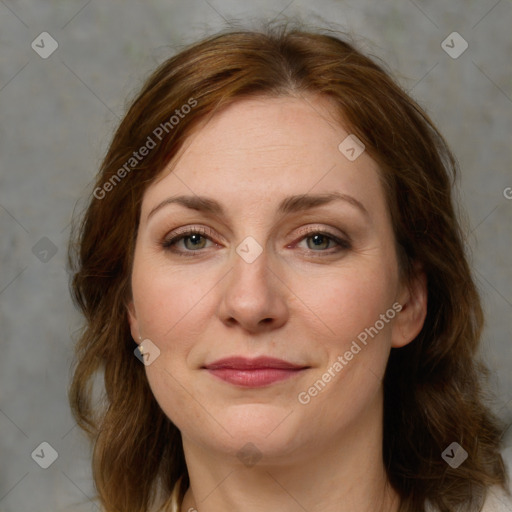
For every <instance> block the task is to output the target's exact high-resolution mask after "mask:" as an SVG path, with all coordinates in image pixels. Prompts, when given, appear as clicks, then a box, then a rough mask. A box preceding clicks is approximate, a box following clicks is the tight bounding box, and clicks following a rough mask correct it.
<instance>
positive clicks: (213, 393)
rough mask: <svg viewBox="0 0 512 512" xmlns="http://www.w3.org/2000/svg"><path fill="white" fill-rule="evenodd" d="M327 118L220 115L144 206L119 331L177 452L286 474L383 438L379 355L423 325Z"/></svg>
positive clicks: (390, 244) (375, 194)
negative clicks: (126, 333) (286, 467)
mask: <svg viewBox="0 0 512 512" xmlns="http://www.w3.org/2000/svg"><path fill="white" fill-rule="evenodd" d="M329 106H330V105H329V103H327V100H325V99H322V98H318V97H308V98H307V101H306V100H304V99H295V98H273V99H268V98H257V99H251V100H243V101H240V102H238V103H235V104H233V105H231V106H230V107H228V108H227V109H225V110H224V111H222V112H221V113H219V114H217V115H216V116H214V117H212V118H211V119H210V120H209V122H208V123H206V124H204V125H203V126H202V127H201V129H200V130H197V131H196V133H195V134H194V135H193V136H192V137H190V138H189V140H188V141H187V144H186V145H185V148H184V149H183V150H182V151H181V153H180V158H179V159H178V160H177V161H176V163H175V167H174V169H173V171H172V172H169V170H167V171H166V172H164V173H163V174H162V176H161V177H160V179H159V180H157V181H156V182H154V183H153V184H152V185H151V186H149V188H148V189H147V190H146V192H145V194H144V197H143V202H142V209H141V217H140V226H139V231H138V236H137V242H136V248H135V258H134V266H133V274H132V290H133V301H132V302H131V303H130V306H129V319H130V325H131V329H132V334H133V337H134V339H136V340H137V341H138V339H139V334H140V335H141V336H142V339H143V340H146V342H145V343H144V349H145V350H146V351H149V352H150V358H151V360H150V361H148V362H149V363H150V364H148V365H147V366H146V372H147V377H148V380H149V383H150V386H151V389H152V391H153V393H154V395H155V398H156V400H157V401H158V403H159V404H160V406H161V408H162V409H163V411H164V412H165V414H166V415H167V416H168V417H169V418H170V419H171V420H172V421H173V423H174V424H175V425H176V426H177V427H178V428H179V429H180V430H181V432H182V435H183V439H184V441H186V440H189V441H192V442H194V443H195V444H197V445H200V446H202V447H203V448H206V449H210V450H218V451H219V452H223V453H230V454H236V453H237V452H238V451H239V450H240V449H241V448H242V447H244V445H245V444H246V443H248V442H251V443H253V444H254V445H255V446H256V447H257V449H258V450H259V452H261V454H262V455H263V456H267V457H268V458H269V459H271V458H273V457H275V458H276V460H277V458H279V457H280V458H281V459H280V460H286V459H283V457H284V456H287V457H289V458H290V457H300V456H307V454H308V452H309V451H313V450H318V449H319V448H321V447H322V446H325V447H329V446H332V445H333V443H335V442H337V441H342V440H347V439H352V437H351V436H353V435H355V434H356V433H362V432H368V431H370V430H372V429H373V430H372V431H373V432H375V431H376V430H375V428H376V427H375V426H376V425H377V424H379V426H380V424H381V422H382V417H381V414H382V378H383V375H384V371H385V367H386V363H387V359H388V356H389V352H390V349H391V347H392V346H396V347H399V346H401V345H404V344H405V343H407V342H408V341H410V340H412V339H413V338H414V336H415V335H416V334H417V332H419V330H420V329H421V324H422V323H423V318H424V315H423V316H422V314H421V313H416V314H415V315H414V314H413V313H414V311H415V310H417V309H418V307H417V306H414V304H415V303H416V304H418V300H416V299H414V297H411V295H410V293H411V292H410V291H409V289H408V288H407V287H405V286H402V285H401V283H400V280H399V272H398V266H397V258H396V254H395V249H394V238H393V231H392V225H391V221H390V216H389V212H388V209H387V206H386V201H385V197H384V193H383V189H382V186H381V184H380V182H379V178H378V170H377V166H376V164H375V162H374V161H373V160H372V159H371V158H370V157H369V155H368V154H367V152H364V151H363V153H362V154H360V155H359V156H357V152H358V151H359V149H360V148H358V147H356V146H354V144H353V143H352V142H351V141H350V139H347V140H346V141H345V142H344V144H342V146H341V149H339V147H338V146H339V145H340V143H342V141H344V140H345V139H346V137H347V136H348V135H349V132H347V131H346V130H345V129H344V128H342V127H341V126H340V125H339V123H336V122H335V121H334V120H333V119H332V117H330V115H329V113H328V110H327V109H328V108H329ZM331 111H332V107H331ZM351 147H353V148H354V151H351V150H350V148H351ZM354 156H357V158H355V159H354ZM347 157H350V158H347ZM177 198H178V199H177ZM180 198H181V199H180ZM189 231H192V232H193V233H192V234H190V233H189ZM420 302H421V301H420ZM423 306H424V303H423ZM401 308H403V309H402V311H400V312H398V310H400V309H401ZM411 310H412V312H411ZM147 340H150V341H149V342H148V341H147ZM155 346H156V347H158V349H159V350H160V354H159V355H158V357H155V354H156V352H155V349H154V347H155ZM263 357H264V358H272V359H278V360H281V361H282V362H283V361H284V363H281V364H280V363H277V362H275V361H268V360H267V361H265V360H259V361H258V360H255V359H256V358H263ZM235 358H238V360H237V359H235ZM239 358H242V359H241V360H240V359H239ZM226 359H228V361H225V362H224V363H222V361H221V360H226ZM230 359H231V361H230ZM151 361H154V362H151ZM219 361H220V363H219V364H217V365H215V364H214V363H216V362H219ZM244 363H245V366H244ZM289 365H293V369H292V368H290V366H289ZM319 418H321V421H318V419H319ZM299 454H300V455H299Z"/></svg>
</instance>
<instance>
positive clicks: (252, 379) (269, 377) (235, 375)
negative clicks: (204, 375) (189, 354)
mask: <svg viewBox="0 0 512 512" xmlns="http://www.w3.org/2000/svg"><path fill="white" fill-rule="evenodd" d="M303 369H304V368H301V369H297V370H284V369H280V368H259V369H256V370H235V369H233V368H220V369H216V370H208V371H209V372H210V373H211V374H212V375H215V377H218V378H219V379H222V380H224V381H226V382H229V383H230V384H234V385H236V386H243V387H247V388H258V387H262V386H268V385H270V384H274V383H275V382H279V381H282V380H285V379H289V378H290V377H294V376H295V375H298V374H299V373H301V372H302V370H303Z"/></svg>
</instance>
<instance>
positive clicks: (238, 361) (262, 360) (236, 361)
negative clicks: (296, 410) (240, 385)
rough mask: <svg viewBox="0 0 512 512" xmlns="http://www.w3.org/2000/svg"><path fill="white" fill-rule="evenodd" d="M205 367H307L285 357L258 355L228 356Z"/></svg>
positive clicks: (240, 368)
mask: <svg viewBox="0 0 512 512" xmlns="http://www.w3.org/2000/svg"><path fill="white" fill-rule="evenodd" d="M203 368H207V369H208V370H219V369H232V370H258V369H264V368H275V369H280V370H300V369H302V368H307V366H304V365H297V364H293V363H290V362H288V361H284V360H283V359H275V358H273V357H264V356H262V357H256V358H254V359H248V358H246V357H239V356H237V357H226V358H224V359H219V360H217V361H214V362H213V363H210V364H207V365H205V366H204V367H203Z"/></svg>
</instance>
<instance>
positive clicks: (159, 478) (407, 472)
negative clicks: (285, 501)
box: [69, 24, 507, 512]
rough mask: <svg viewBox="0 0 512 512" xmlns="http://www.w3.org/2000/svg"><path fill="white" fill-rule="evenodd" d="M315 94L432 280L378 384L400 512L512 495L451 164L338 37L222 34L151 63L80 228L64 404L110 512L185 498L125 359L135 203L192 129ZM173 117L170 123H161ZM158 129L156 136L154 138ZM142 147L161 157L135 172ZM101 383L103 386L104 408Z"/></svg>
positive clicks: (383, 80)
mask: <svg viewBox="0 0 512 512" xmlns="http://www.w3.org/2000/svg"><path fill="white" fill-rule="evenodd" d="M311 94H316V95H318V94H319V95H322V96H324V97H327V98H330V99H331V100H333V103H334V105H336V107H335V111H333V114H334V115H335V116H337V118H338V119H339V121H340V124H341V123H342V124H343V126H344V127H345V128H347V129H350V132H351V133H354V134H355V135H356V136H357V137H358V138H359V139H360V140H362V141H363V142H364V144H365V146H366V151H368V153H369V154H370V156H371V157H372V158H373V159H374V160H375V161H376V162H377V163H378V166H379V169H380V177H381V179H382V182H383V184H384V187H385V193H386V196H387V204H388V207H389V209H390V212H391V216H392V222H393V228H394V234H395V242H396V247H397V255H398V260H399V265H400V269H401V271H402V278H403V279H406V280H408V279H411V278H412V277H413V275H414V268H416V267H417V265H420V266H421V267H422V268H423V270H424V271H425V273H426V276H427V280H428V311H427V316H426V320H425V323H424V326H423V329H422V331H421V332H420V334H419V335H418V336H417V337H416V339H415V340H413V341H412V342H411V343H410V344H408V345H407V346H405V347H404V348H400V349H392V352H391V355H390V358H389V361H388V366H387V371H386V375H385V378H384V424H383V429H384V445H383V455H384V465H385V467H386V471H387V475H388V478H389V481H390V483H391V485H392V486H393V487H394V489H396V491H397V492H398V494H399V496H400V498H401V505H400V511H401V512H420V511H424V510H425V506H426V503H427V502H430V503H431V504H432V505H434V506H437V507H438V508H439V510H441V511H443V512H450V511H455V510H458V507H460V506H462V507H463V508H464V510H465V511H477V510H479V509H480V507H481V505H482V502H483V500H484V498H485V495H486V490H487V488H488V487H490V486H492V485H502V486H504V485H505V484H506V480H507V476H506V473H505V469H504V464H503V461H502V459H501V456H500V454H499V448H500V437H501V432H502V430H501V426H500V424H499V423H498V421H497V419H496V418H495V417H494V416H493V415H492V413H491V411H490V409H489V408H488V406H486V405H485V396H484V394H483V387H482V379H483V377H485V374H486V370H485V367H484V366H483V365H482V364H481V363H480V362H478V361H479V360H478V358H477V348H478V342H479V338H480V335H481V330H482V324H483V314H482V308H481V303H480V299H479V295H478V292H477V289H476V287H475V284H474V281H473V279H472V276H471V271H470V268H469V265H468V262H467V258H466V255H465V250H464V240H463V234H462V231H461V228H460V225H459V221H458V219H457V215H456V213H455V211H454V206H453V201H452V186H453V185H454V180H455V178H456V175H457V173H458V170H457V163H456V160H455V159H454V157H453V156H452V154H451V152H450V150H449V148H448V147H447V144H446V142H445V140H444V139H443V137H442V135H440V133H439V132H438V130H437V129H436V127H435V126H434V125H433V123H432V122H431V120H430V119H429V117H428V115H427V114H426V113H425V112H424V111H423V110H422V109H421V108H420V107H419V106H418V105H417V103H416V102H415V101H414V100H413V99H411V97H410V96H409V95H408V94H407V93H406V92H404V90H403V89H402V88H401V87H400V86H399V85H397V83H395V81H393V79H392V78H391V77H390V74H389V73H388V72H387V71H386V70H385V68H384V66H383V65H382V64H379V63H377V61H376V59H373V58H369V57H367V56H365V55H363V54H362V53H361V52H360V51H358V50H357V49H356V47H355V45H354V44H353V43H352V42H349V41H348V40H347V38H346V37H345V36H343V37H340V36H339V35H338V34H337V33H334V34H333V33H331V32H330V31H328V30H323V31H318V30H315V31H310V30H306V29H304V28H303V27H299V26H294V27H290V26H289V25H288V24H285V25H279V26H277V27H275V26H273V27H270V26H267V27H266V28H264V29H262V30H258V31H251V30H231V31H224V32H221V33H219V34H217V35H215V36H212V37H209V38H207V39H205V40H203V41H201V42H199V43H196V44H194V45H192V46H189V47H187V48H185V49H184V50H182V51H181V52H180V53H178V54H177V55H175V56H174V57H172V58H170V59H168V60H167V61H165V62H164V63H163V64H162V65H160V66H159V67H158V69H157V70H156V71H155V72H154V73H153V74H152V75H151V76H150V77H149V79H148V80H147V82H146V83H145V85H144V86H143V88H142V90H141V92H140V93H139V94H138V96H137V97H136V99H135V100H134V101H133V103H132V105H131V107H130V108H129V109H128V111H127V113H126V115H125V116H124V118H123V120H122V122H121V123H120V125H119V127H118V129H117V131H116V133H115V135H114V137H113V140H112V143H111V144H110V147H109V149H108V152H107V154H106V156H105V158H104V161H103V163H102V165H101V169H100V171H99V173H98V175H97V179H96V184H95V188H94V191H93V193H92V194H91V197H90V199H89V201H88V206H87V209H86V211H85V214H84V215H83V218H82V220H81V222H80V223H79V224H77V225H76V226H75V228H74V235H73V236H72V240H71V243H70V247H69V258H70V260H69V261H70V265H71V269H72V284H71V287H72V293H73V297H74V300H75V302H76V304H77V305H78V306H79V307H80V309H81V311H82V312H83V314H84V316H85V325H84V328H83V330H82V332H81V335H80V339H79V340H78V343H77V348H76V361H75V365H74V373H73V378H72V383H71V386H70V392H69V397H70V403H71V406H72V410H73V413H74V416H75V418H76V420H77V422H78V424H79V425H80V426H81V427H82V428H83V429H84V430H86V431H87V432H88V434H89V435H90V438H91V440H92V442H93V445H94V451H93V477H94V482H95V485H96V489H97V492H98V496H99V499H100V501H101V504H102V506H103V507H104V508H105V510H107V511H108V512H146V511H147V510H148V509H149V508H150V507H158V506H160V505H162V500H163V496H165V495H167V496H168V495H169V494H170V492H171V490H172V489H173V487H174V485H175V483H176V482H177V481H178V479H179V477H180V476H183V478H182V481H181V482H182V483H181V487H180V497H182V496H183V494H184V492H185V490H186V488H187V487H188V485H189V480H188V474H187V468H186V465H185V460H184V454H183V449H182V444H181V434H180V432H179V430H178V429H177V427H176V426H175V425H174V424H173V423H172V422H171V421H170V420H169V419H168V418H167V417H166V415H165V414H164V413H163V412H162V410H161V409H160V407H159V405H158V404H157V402H156V400H155V398H154V397H153V394H152V392H151V390H150V388H149V385H148V382H147V379H146V376H145V371H144V366H143V365H142V364H141V363H140V362H139V361H138V360H137V358H136V357H134V354H133V351H134V348H135V347H136V345H135V343H134V340H133V339H132V337H131V334H130V329H129V324H128V320H127V307H126V304H127V302H128V301H129V299H130V294H131V291H130V277H131V267H132V259H133V252H134V244H135V239H136V234H137V229H138V220H139V215H140V205H141V200H142V196H143V194H144V191H145V189H146V187H147V186H148V185H149V184H150V183H151V182H152V181H153V180H155V178H156V177H157V176H159V174H160V173H161V171H162V170H163V169H164V167H165V166H166V165H167V164H168V163H169V162H170V161H171V160H172V158H173V156H174V155H176V153H177V151H178V150H179V148H180V147H181V146H182V145H183V142H184V141H185V140H186V139H187V137H188V136H189V135H190V134H191V132H192V131H193V130H194V128H196V127H197V126H198V124H199V122H200V121H204V120H206V119H207V118H208V116H211V115H213V114H214V113H215V112H217V111H218V110H219V109H220V108H222V107H224V106H227V105H229V104H232V103H233V102H236V101H241V100H243V99H244V98H248V97H254V96H259V97H265V96H266V97H277V96H293V97H297V98H303V99H304V100H305V101H307V99H308V96H309V95H311ZM184 105H189V106H191V108H189V109H185V108H184V107H183V106H184ZM192 105H193V106H192ZM177 111H179V112H181V113H182V114H181V115H180V116H179V121H178V122H177V123H174V121H172V123H170V122H169V120H170V119H171V117H172V116H173V115H174V116H176V115H177V114H178V112H177ZM163 123H167V125H165V124H163ZM159 126H160V127H162V126H166V130H164V131H163V132H162V134H163V136H162V137H161V140H159V138H158V137H156V135H155V133H156V132H155V129H156V128H157V127H159ZM158 133H159V132H158ZM148 137H151V138H152V140H153V142H155V143H156V147H154V148H152V149H151V150H150V151H149V152H148V154H146V155H145V156H144V157H142V156H141V155H138V156H139V157H140V159H139V158H137V159H136V160H130V159H132V158H134V151H138V149H139V148H141V147H142V146H144V145H146V144H148V140H149V139H148ZM157 139H158V140H157ZM127 162H130V165H129V166H127V165H126V164H127ZM121 169H124V171H125V172H123V171H121ZM97 374H99V375H103V376H104V379H103V382H104V395H103V400H102V401H100V402H99V403H96V402H95V401H94V400H93V395H94V393H93V386H92V384H93V381H94V376H95V375H97ZM453 441H457V442H458V443H459V444H460V445H462V446H463V447H464V449H465V450H466V451H467V452H468V454H469V457H468V459H467V460H466V461H465V462H464V463H463V464H462V465H461V466H460V467H458V468H457V469H452V468H451V467H450V466H449V465H448V464H446V463H445V461H444V460H443V459H442V458H441V453H442V452H443V450H444V449H445V448H446V447H447V446H448V445H449V444H451V443H452V442H453ZM160 492H161V494H160Z"/></svg>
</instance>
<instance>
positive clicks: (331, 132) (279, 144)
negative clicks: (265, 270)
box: [143, 96, 382, 209]
mask: <svg viewBox="0 0 512 512" xmlns="http://www.w3.org/2000/svg"><path fill="white" fill-rule="evenodd" d="M349 134H350V131H349V130H347V129H346V128H345V127H344V126H343V125H342V123H340V121H339V120H337V119H336V117H335V105H334V104H333V103H332V102H331V101H330V100H328V99H326V98H322V97H318V96H305V97H302V98H296V97H279V98H251V99H244V100H241V101H238V102H236V103H233V104H231V105H230V106H228V107H227V108H225V109H223V110H222V111H220V112H219V113H217V114H215V115H213V116H212V117H211V118H209V119H208V120H206V121H204V122H203V123H201V124H200V125H199V126H198V128H196V130H195V131H194V133H193V134H192V135H190V136H189V138H188V139H187V140H186V141H185V143H184V145H183V146H182V148H181V150H180V152H179V153H178V155H177V156H176V157H175V158H174V159H173V161H172V162H171V163H170V164H169V165H168V167H167V168H166V169H165V170H164V171H163V172H162V173H161V175H160V176H159V178H158V179H157V180H156V181H155V182H153V183H152V184H151V185H150V187H149V188H148V189H147V190H146V197H145V200H144V202H145V203H154V202H156V201H159V200H163V199H165V197H167V196H168V195H169V194H190V193H193V194H198V195H210V196H211V195H215V196H219V197H225V198H226V201H228V202H229V200H230V199H231V200H233V199H235V196H236V198H245V199H246V201H245V203H244V204H246V205H247V206H248V205H249V204H252V202H256V201H257V200H260V201H261V200H264V201H265V202H267V203H268V202H271V201H272V200H274V199H275V200H276V201H279V200H280V199H282V197H283V196H284V195H290V194H305V193H308V192H311V193H319V192H326V191H327V192H331V191H334V190H336V191H339V192H342V193H349V194H353V195H356V196H357V195H359V196H361V197H364V196H368V195H370V196H372V195H373V196H375V195H380V196H382V191H381V189H380V182H379V179H378V168H377V165H376V163H375V162H374V161H373V160H372V159H371V158H370V157H369V155H368V154H367V153H366V152H363V153H362V154H361V155H360V156H359V157H358V158H357V159H356V160H354V161H350V160H349V159H347V158H346V156H345V155H344V154H343V153H342V152H341V151H340V149H339V145H340V143H341V142H342V141H343V140H345V139H346V137H347V136H348V135H349ZM371 200H372V201H375V200H376V198H375V197H373V198H372V199H371ZM143 206H144V205H143ZM149 207H150V205H146V209H147V208H149Z"/></svg>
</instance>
